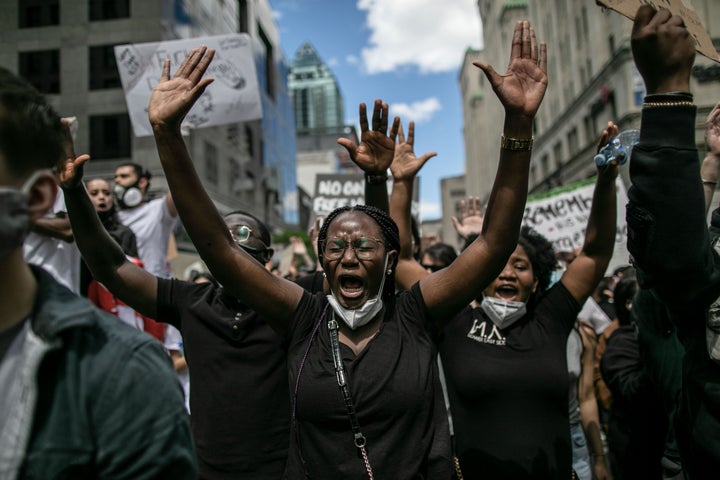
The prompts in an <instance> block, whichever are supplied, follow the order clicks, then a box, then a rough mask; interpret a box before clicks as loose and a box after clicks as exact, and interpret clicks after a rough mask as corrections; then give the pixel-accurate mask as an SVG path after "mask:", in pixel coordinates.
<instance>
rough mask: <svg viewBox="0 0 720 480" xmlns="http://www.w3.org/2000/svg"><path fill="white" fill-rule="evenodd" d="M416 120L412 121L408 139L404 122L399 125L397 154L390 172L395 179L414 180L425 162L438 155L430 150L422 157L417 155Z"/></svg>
mask: <svg viewBox="0 0 720 480" xmlns="http://www.w3.org/2000/svg"><path fill="white" fill-rule="evenodd" d="M414 144H415V122H410V126H409V127H408V136H407V140H406V139H405V133H404V132H403V128H402V123H400V124H399V126H398V143H397V145H396V146H395V156H394V158H393V161H392V164H391V165H390V172H392V176H393V179H394V180H413V179H414V178H415V177H416V176H417V173H418V172H419V171H420V169H421V168H422V167H423V165H425V162H427V161H428V160H430V159H431V158H432V157H434V156H436V155H437V153H435V152H428V153H426V154H424V155H422V156H421V157H420V158H418V157H416V156H415V150H414Z"/></svg>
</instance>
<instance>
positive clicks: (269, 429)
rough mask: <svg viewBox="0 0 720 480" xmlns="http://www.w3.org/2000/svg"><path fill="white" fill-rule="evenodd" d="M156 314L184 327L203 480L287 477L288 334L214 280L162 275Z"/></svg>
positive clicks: (182, 329) (193, 415) (184, 343)
mask: <svg viewBox="0 0 720 480" xmlns="http://www.w3.org/2000/svg"><path fill="white" fill-rule="evenodd" d="M157 311H158V321H161V322H164V323H169V324H171V325H173V326H175V327H176V328H177V329H178V330H180V332H182V336H183V348H184V351H185V357H186V359H187V362H188V368H189V372H190V411H191V417H190V419H191V424H192V430H193V437H194V440H195V445H196V448H197V453H198V467H199V471H200V476H201V478H209V479H238V478H243V479H258V480H261V479H262V480H266V479H273V478H281V476H282V472H283V469H284V467H285V460H286V458H287V445H288V438H289V437H288V436H289V431H290V428H289V427H290V401H289V394H288V380H287V363H286V350H285V345H284V342H283V340H282V337H280V336H279V335H277V334H276V333H275V332H274V331H273V330H272V329H271V328H270V327H269V326H268V325H267V323H266V322H265V321H264V320H263V319H262V318H259V317H258V316H257V315H256V314H255V313H254V312H253V311H251V310H249V309H248V308H247V307H244V306H242V305H241V304H240V303H239V302H237V300H235V299H234V298H233V297H232V296H230V295H229V294H227V293H224V290H223V289H222V288H217V287H214V286H213V285H212V284H211V283H202V284H195V283H190V282H183V281H180V280H166V279H160V278H159V279H158V305H157Z"/></svg>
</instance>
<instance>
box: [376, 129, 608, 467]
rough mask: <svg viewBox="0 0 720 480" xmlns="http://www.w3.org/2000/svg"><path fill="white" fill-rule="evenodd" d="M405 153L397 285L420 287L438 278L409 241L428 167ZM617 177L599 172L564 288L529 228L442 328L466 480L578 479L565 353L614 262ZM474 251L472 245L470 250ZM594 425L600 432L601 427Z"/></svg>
mask: <svg viewBox="0 0 720 480" xmlns="http://www.w3.org/2000/svg"><path fill="white" fill-rule="evenodd" d="M615 135H617V127H615V126H614V125H613V124H609V125H608V129H607V130H605V131H604V132H603V135H602V138H601V139H600V145H605V144H606V143H607V142H608V140H609V139H610V138H613V137H614V136H615ZM397 152H398V153H397V154H396V156H395V160H394V162H393V164H392V167H391V169H392V172H393V191H392V196H391V200H390V209H391V212H392V214H393V218H395V220H396V221H397V222H398V226H399V227H400V238H401V245H402V248H401V250H400V253H399V260H398V267H397V282H398V285H399V286H400V287H401V288H411V286H412V285H416V284H417V282H418V281H419V282H420V283H419V284H420V285H423V282H425V281H427V279H428V278H432V276H433V275H430V276H428V272H427V270H425V269H424V268H423V267H422V266H421V265H420V264H418V263H417V262H416V261H415V260H414V259H413V258H412V254H411V239H410V235H409V233H408V232H409V224H410V223H409V219H410V199H411V198H412V185H413V181H414V178H415V176H416V174H417V172H418V171H419V170H420V168H421V167H422V164H423V163H424V161H422V159H417V158H416V157H415V154H414V152H413V146H412V140H411V136H408V141H407V142H405V141H404V139H402V138H400V143H399V144H398V146H397ZM617 173H618V171H617V166H616V165H615V161H613V163H611V164H610V165H608V166H607V167H601V168H600V169H599V171H598V177H597V182H596V186H595V193H594V196H593V203H592V207H591V212H590V218H589V220H588V226H587V230H586V237H585V244H584V247H583V250H582V252H581V253H580V255H579V256H578V257H577V258H576V259H575V260H574V261H573V262H572V263H571V264H570V265H569V266H568V268H567V270H566V271H565V273H564V274H563V276H562V278H561V280H560V281H559V282H558V283H557V284H555V285H553V286H552V287H550V282H551V273H552V271H553V270H554V268H555V264H556V260H555V254H554V252H553V249H552V245H551V244H550V242H548V240H547V239H545V238H544V237H543V236H541V235H539V234H538V233H537V232H535V231H534V230H532V229H530V228H529V227H523V228H522V229H521V231H520V236H519V239H517V245H516V246H515V249H514V252H512V254H511V255H510V257H509V259H508V261H507V263H506V264H505V265H504V267H503V268H502V270H501V271H500V272H499V275H498V276H497V277H496V278H495V279H494V280H493V279H487V278H483V281H482V283H479V284H477V285H476V287H477V288H476V290H478V295H477V298H476V300H475V301H473V302H472V304H471V305H470V306H467V308H465V309H464V310H463V311H462V312H461V313H460V314H459V315H456V316H454V317H450V316H448V317H443V318H441V319H440V321H439V322H438V321H436V323H435V324H436V325H437V329H436V330H435V331H434V332H433V339H434V340H435V341H436V342H437V346H438V350H439V353H440V356H441V359H442V364H443V369H444V372H445V378H446V382H447V388H448V394H449V399H450V410H451V413H452V420H453V426H454V435H455V436H454V440H455V451H456V453H457V458H458V460H459V462H458V466H459V469H460V470H461V472H462V475H464V477H465V478H492V479H506V478H507V479H523V478H533V479H540V478H542V479H556V478H560V479H561V478H570V477H571V473H572V468H571V464H572V448H571V443H570V423H569V418H568V367H567V362H566V344H567V339H568V335H569V334H570V332H571V330H572V328H573V325H574V324H575V320H576V317H577V314H578V312H579V311H580V306H581V305H582V304H583V303H584V301H585V299H586V298H587V297H588V295H590V293H591V292H592V291H593V289H594V288H595V286H596V285H597V283H598V282H599V281H600V279H601V278H602V276H603V274H604V272H605V269H606V268H607V265H608V263H609V261H610V257H611V255H612V249H613V245H614V241H615V229H616V227H615V222H616V192H615V178H616V177H617ZM491 201H492V199H491ZM494 215H495V210H494V209H493V208H492V206H489V207H488V210H487V213H486V214H485V216H484V218H480V216H479V215H477V216H474V217H472V218H464V219H463V222H464V223H466V225H459V226H460V227H461V229H462V230H463V232H465V234H468V233H480V237H482V236H483V235H487V231H488V229H489V228H490V227H489V225H488V222H492V221H493V220H494V218H493V217H494ZM470 225H478V226H480V225H482V226H481V227H480V229H481V230H480V232H477V231H475V232H471V231H469V230H470V227H469V226H470ZM459 231H460V230H459ZM475 242H477V240H472V241H470V242H469V245H470V247H472V245H474V244H475ZM470 247H468V248H470ZM466 251H467V249H466ZM464 255H465V252H463V253H462V255H461V256H460V257H459V258H458V260H457V261H456V262H453V264H452V265H455V264H457V263H458V262H460V261H462V258H463V256H464ZM452 265H451V266H450V267H448V269H451V268H452ZM549 287H550V288H549ZM468 303H469V302H468ZM595 423H596V425H595V428H597V427H598V426H597V423H598V422H597V419H596V420H595ZM592 447H593V452H592V453H593V454H596V455H602V454H603V451H602V445H601V444H599V442H598V444H595V443H593V445H592ZM596 449H597V450H596ZM596 471H598V472H602V471H603V470H602V469H600V470H596ZM605 478H606V477H605Z"/></svg>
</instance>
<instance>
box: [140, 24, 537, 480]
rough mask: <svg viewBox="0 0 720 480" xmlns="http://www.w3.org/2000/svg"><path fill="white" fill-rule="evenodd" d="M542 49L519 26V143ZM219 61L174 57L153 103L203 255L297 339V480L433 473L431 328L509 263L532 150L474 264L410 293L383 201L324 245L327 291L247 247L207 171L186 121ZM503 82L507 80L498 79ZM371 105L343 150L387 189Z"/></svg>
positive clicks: (333, 218)
mask: <svg viewBox="0 0 720 480" xmlns="http://www.w3.org/2000/svg"><path fill="white" fill-rule="evenodd" d="M541 50H542V53H540V54H538V46H537V45H536V44H535V38H534V34H533V35H531V31H530V29H529V25H528V24H527V22H523V23H519V24H518V27H516V31H515V34H514V39H513V54H512V57H511V64H510V72H509V75H508V76H506V77H504V79H505V86H506V89H505V93H504V96H503V97H501V98H502V100H503V102H504V104H505V106H506V110H507V117H506V121H507V127H506V135H507V136H508V137H517V136H518V135H524V136H520V138H529V136H530V133H531V127H532V118H533V117H534V114H535V112H536V110H537V107H538V105H539V101H540V99H541V98H542V94H543V93H544V90H545V85H546V77H545V69H546V61H545V47H544V45H543V46H542V48H541ZM212 55H213V52H212V51H210V52H206V50H205V48H200V49H196V50H193V51H192V52H191V53H190V54H189V56H188V57H187V58H186V60H185V62H184V63H183V64H182V65H181V66H180V68H179V69H178V71H177V73H176V74H175V76H174V78H173V79H170V77H169V62H166V64H165V67H164V71H163V76H162V80H161V83H160V84H159V86H158V87H157V88H156V89H155V90H154V91H153V94H152V96H151V101H150V107H149V117H150V122H151V125H152V126H153V130H154V133H155V139H156V143H157V146H158V152H159V154H160V159H161V162H162V164H163V168H164V169H165V173H166V175H167V178H168V182H169V184H170V186H171V189H172V190H173V191H174V192H176V195H175V201H176V203H177V206H178V209H179V211H180V212H181V215H182V218H183V222H184V224H185V226H186V228H187V230H188V233H189V234H190V236H191V238H193V239H195V240H196V245H197V247H198V250H199V253H200V254H201V256H202V258H203V260H204V261H205V262H206V264H207V265H208V267H209V268H210V270H211V272H212V273H213V275H214V276H215V277H216V278H217V279H218V280H219V281H220V282H221V283H222V284H223V285H225V286H226V288H228V289H229V290H230V291H231V292H232V293H233V294H234V295H235V296H236V297H237V298H238V299H241V300H242V301H245V302H247V303H248V304H250V305H252V306H253V307H254V308H256V309H257V311H258V312H260V313H261V314H262V315H263V317H264V318H265V319H266V320H267V321H268V322H269V323H270V325H271V326H272V327H273V328H274V329H275V330H276V331H278V332H279V333H281V334H283V335H285V336H286V338H287V340H288V342H289V344H290V347H289V357H288V363H289V370H290V379H291V383H290V385H291V391H292V398H293V426H292V428H293V430H294V434H293V435H291V444H290V453H289V457H288V468H287V472H286V474H287V476H288V477H289V478H300V477H303V476H309V477H311V478H365V477H366V476H367V475H372V473H371V472H372V471H375V472H377V474H378V476H379V477H383V478H397V479H403V478H417V477H418V476H420V475H423V476H425V475H426V474H427V464H426V462H427V461H428V457H429V451H430V449H431V448H432V447H431V440H432V437H433V435H434V433H435V432H434V431H435V425H434V421H435V418H434V417H437V416H438V415H437V413H439V414H440V415H439V416H440V417H444V415H443V413H444V412H443V410H444V408H437V405H438V404H439V403H440V402H439V401H438V398H437V395H436V394H437V390H436V389H435V383H436V370H435V368H434V361H433V359H434V349H433V346H432V343H431V342H430V340H429V337H428V335H427V333H426V332H425V328H426V325H427V324H429V323H431V322H432V321H433V320H435V319H441V318H445V317H447V316H452V315H453V313H454V312H455V311H457V310H458V309H460V308H462V306H464V305H465V304H467V302H469V301H470V299H471V298H472V297H473V296H474V295H476V294H477V292H476V286H477V285H481V284H483V283H485V282H487V281H489V280H490V278H492V277H493V276H494V275H495V274H496V272H497V271H498V270H499V269H500V268H501V267H502V264H503V263H504V261H505V258H506V256H507V255H508V254H509V253H510V251H509V249H508V247H507V245H508V241H510V240H511V239H513V238H514V237H515V236H516V235H517V231H518V228H519V222H520V218H521V216H522V210H523V207H524V202H525V196H526V193H527V173H528V172H527V171H528V164H529V157H530V153H529V151H528V150H524V151H507V152H503V154H502V155H501V159H500V168H499V172H500V173H499V175H498V178H497V180H496V183H495V185H494V189H493V193H492V195H491V205H493V206H496V207H497V208H491V209H489V210H490V211H491V212H492V217H493V218H494V221H493V222H488V227H487V228H486V230H485V232H484V235H482V236H481V237H480V238H478V240H477V241H476V243H475V244H473V245H472V246H471V247H469V248H468V249H466V251H465V252H464V253H463V256H462V258H461V259H460V260H462V261H458V262H455V263H453V264H452V265H450V266H449V267H448V268H447V269H444V270H442V271H440V272H437V273H435V274H432V275H430V276H428V277H427V278H426V279H424V280H423V281H422V282H421V283H420V284H418V285H417V286H415V287H413V289H412V290H410V291H407V292H403V293H401V294H400V295H399V296H397V297H395V295H394V290H395V288H394V276H395V271H394V267H395V263H396V256H397V250H398V247H399V244H398V237H397V227H396V226H395V224H394V222H392V220H391V219H390V218H389V217H388V216H387V215H386V214H384V213H383V212H382V211H381V210H378V209H375V208H372V207H364V206H355V207H348V208H343V209H339V210H336V211H334V212H333V213H332V214H331V215H329V216H328V218H326V220H325V221H324V223H323V226H322V228H321V231H320V235H319V239H318V247H319V248H318V251H319V252H320V257H321V263H322V265H323V269H324V271H325V273H326V276H327V280H328V284H329V287H330V290H331V292H332V294H331V295H329V296H328V297H327V298H325V297H324V296H323V295H320V294H318V295H315V296H313V295H311V294H309V293H306V292H304V291H303V290H302V289H301V288H300V287H298V286H297V285H295V284H293V283H291V282H288V281H286V280H284V279H282V278H279V277H277V276H274V275H272V274H271V273H269V272H267V270H265V269H264V268H262V266H260V265H258V264H257V263H256V262H254V261H253V260H252V259H251V257H250V256H249V255H247V253H246V252H244V251H243V250H242V249H240V248H238V247H237V246H236V245H235V243H234V242H233V241H232V238H231V236H230V235H229V234H228V232H227V229H226V228H224V226H223V223H222V220H221V219H220V217H219V216H218V215H217V213H213V212H216V211H215V209H214V206H213V204H212V202H211V200H210V199H209V197H208V196H207V193H206V192H205V191H204V190H203V188H202V185H201V184H200V181H199V179H198V177H197V174H196V173H195V171H194V168H193V164H192V161H191V160H190V157H189V155H188V152H187V150H186V148H185V145H184V142H183V139H182V136H181V134H180V122H181V121H182V118H183V117H184V115H185V113H186V112H187V111H188V110H189V108H190V107H191V106H192V104H193V103H194V101H195V100H197V98H198V97H199V96H200V95H201V94H202V92H203V90H204V89H205V87H207V85H208V84H209V83H210V82H211V80H210V79H202V75H203V74H204V72H205V70H206V69H207V67H208V65H209V63H210V61H211V59H212ZM538 64H539V65H538ZM485 68H487V69H488V70H491V69H490V67H487V66H486V67H485ZM493 73H494V71H493ZM493 78H498V79H499V77H498V76H497V75H496V74H495V77H493ZM520 80H522V81H520ZM498 81H502V80H498ZM364 111H365V106H364V105H361V116H360V117H361V122H360V125H361V130H362V136H361V143H360V145H359V146H356V145H354V144H352V143H351V142H346V141H343V140H340V142H341V144H342V145H343V146H345V147H346V148H348V150H349V152H350V155H351V158H353V160H354V161H355V163H356V164H358V165H360V166H361V168H362V167H364V170H365V172H366V176H367V181H368V182H370V183H376V182H377V183H379V182H382V183H384V182H385V181H386V175H385V171H386V169H387V167H388V166H389V164H390V163H391V162H392V158H393V153H394V136H395V134H396V132H397V121H396V122H394V123H393V126H392V128H391V130H390V137H388V136H387V135H386V131H387V129H388V119H387V105H383V104H382V103H381V102H380V101H379V100H378V101H376V104H375V108H374V114H373V121H372V123H373V129H372V130H370V129H369V128H368V121H367V117H366V116H365V115H364ZM517 141H520V140H517ZM489 215H490V213H489ZM200 239H202V241H200ZM348 246H350V248H347V247H348ZM459 279H462V280H461V281H460V280H459ZM331 304H332V307H330V305H331ZM338 318H339V321H338ZM381 327H382V331H381V334H380V333H378V332H379V331H380V330H381ZM340 344H342V351H341V350H340ZM333 351H334V353H333ZM333 359H334V360H333ZM333 363H334V364H335V367H333ZM346 368H347V370H345V369H346ZM336 372H337V375H336ZM340 372H342V373H340ZM343 379H345V381H343ZM338 381H340V385H338ZM338 387H340V390H341V392H342V395H341V392H338ZM348 390H349V391H348ZM343 399H344V400H343ZM441 407H442V405H441ZM408 438H412V439H413V441H412V442H408V441H407V439H408ZM359 455H362V457H364V458H361V457H360V456H359ZM434 478H436V477H434Z"/></svg>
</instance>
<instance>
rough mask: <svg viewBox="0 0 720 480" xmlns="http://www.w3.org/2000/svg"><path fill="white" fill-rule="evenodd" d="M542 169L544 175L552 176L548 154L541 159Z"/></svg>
mask: <svg viewBox="0 0 720 480" xmlns="http://www.w3.org/2000/svg"><path fill="white" fill-rule="evenodd" d="M540 167H541V168H542V175H544V176H546V177H547V176H548V175H550V156H549V155H548V154H547V153H546V154H545V155H543V156H542V158H541V159H540Z"/></svg>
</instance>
